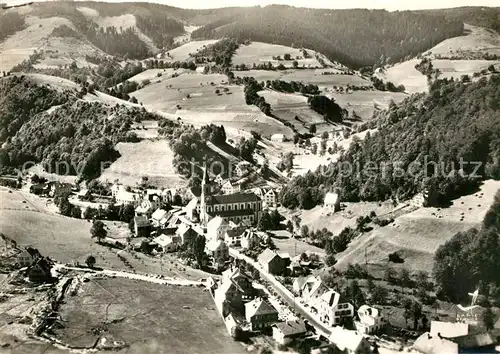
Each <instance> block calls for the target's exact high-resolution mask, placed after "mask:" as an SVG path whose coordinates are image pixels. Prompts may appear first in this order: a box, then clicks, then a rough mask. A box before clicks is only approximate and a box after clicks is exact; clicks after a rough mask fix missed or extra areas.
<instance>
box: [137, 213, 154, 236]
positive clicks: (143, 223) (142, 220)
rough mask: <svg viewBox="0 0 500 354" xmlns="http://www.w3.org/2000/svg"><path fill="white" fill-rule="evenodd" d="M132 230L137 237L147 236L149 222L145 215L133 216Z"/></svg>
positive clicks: (149, 226)
mask: <svg viewBox="0 0 500 354" xmlns="http://www.w3.org/2000/svg"><path fill="white" fill-rule="evenodd" d="M134 232H135V235H136V236H137V237H149V236H150V235H151V223H150V222H149V219H148V218H147V216H145V215H140V216H136V217H134Z"/></svg>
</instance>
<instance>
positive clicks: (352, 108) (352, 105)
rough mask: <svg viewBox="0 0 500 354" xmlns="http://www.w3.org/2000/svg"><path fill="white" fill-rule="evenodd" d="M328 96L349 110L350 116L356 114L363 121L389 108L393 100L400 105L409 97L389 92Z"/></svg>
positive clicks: (358, 92)
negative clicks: (376, 112) (378, 111)
mask: <svg viewBox="0 0 500 354" xmlns="http://www.w3.org/2000/svg"><path fill="white" fill-rule="evenodd" d="M327 96H328V97H330V98H333V99H334V100H335V102H337V103H338V104H339V105H340V106H341V107H342V108H345V109H347V110H348V111H349V114H352V113H353V112H355V113H356V115H357V116H358V117H359V118H361V120H362V121H367V120H370V119H372V118H373V113H375V111H377V110H382V109H386V108H388V107H389V103H390V102H391V100H393V101H394V103H400V102H401V101H403V100H404V99H405V98H406V97H408V95H406V94H404V93H401V92H389V91H353V92H352V93H349V94H346V93H343V94H340V93H332V94H327Z"/></svg>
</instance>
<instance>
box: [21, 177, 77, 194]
mask: <svg viewBox="0 0 500 354" xmlns="http://www.w3.org/2000/svg"><path fill="white" fill-rule="evenodd" d="M29 191H30V193H33V194H36V195H39V196H46V197H51V198H52V197H54V196H55V195H58V194H64V193H73V192H74V193H77V192H78V191H79V189H78V187H77V186H75V185H73V184H71V183H64V182H55V181H50V182H41V183H31V185H30V186H29Z"/></svg>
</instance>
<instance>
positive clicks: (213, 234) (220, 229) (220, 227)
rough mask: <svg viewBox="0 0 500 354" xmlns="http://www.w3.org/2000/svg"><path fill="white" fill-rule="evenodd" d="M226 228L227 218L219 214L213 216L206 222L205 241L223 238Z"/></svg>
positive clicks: (227, 224) (227, 226) (227, 225)
mask: <svg viewBox="0 0 500 354" xmlns="http://www.w3.org/2000/svg"><path fill="white" fill-rule="evenodd" d="M227 229H229V223H228V222H227V220H225V219H223V218H222V217H220V216H216V217H214V218H213V219H212V220H210V221H209V222H208V223H207V234H206V238H207V241H216V240H223V239H224V234H225V233H226V230H227Z"/></svg>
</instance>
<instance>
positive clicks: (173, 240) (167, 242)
mask: <svg viewBox="0 0 500 354" xmlns="http://www.w3.org/2000/svg"><path fill="white" fill-rule="evenodd" d="M153 242H154V243H156V244H157V245H158V246H160V247H161V249H162V251H163V252H175V251H177V249H178V248H179V247H180V245H181V238H180V237H179V236H174V235H160V236H158V237H156V238H155V239H154V240H153Z"/></svg>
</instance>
